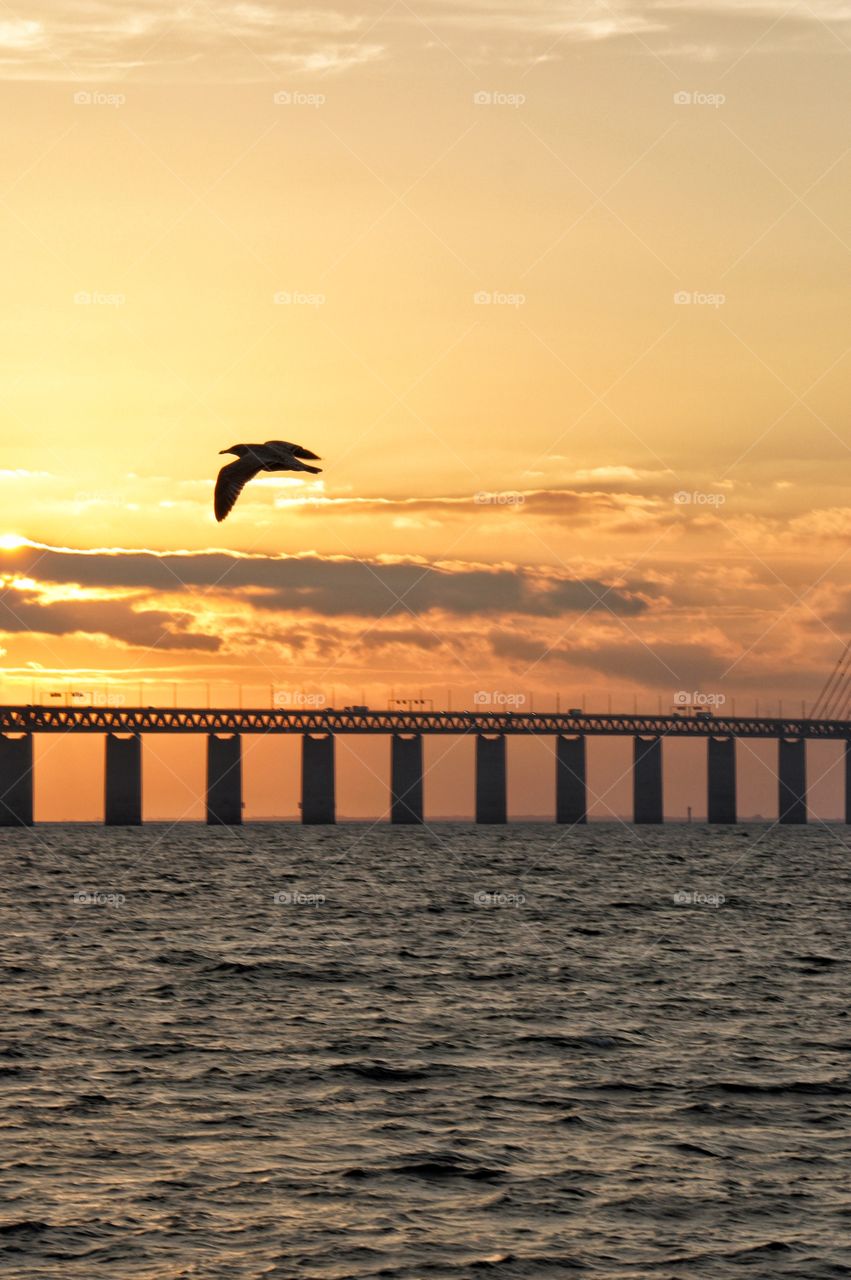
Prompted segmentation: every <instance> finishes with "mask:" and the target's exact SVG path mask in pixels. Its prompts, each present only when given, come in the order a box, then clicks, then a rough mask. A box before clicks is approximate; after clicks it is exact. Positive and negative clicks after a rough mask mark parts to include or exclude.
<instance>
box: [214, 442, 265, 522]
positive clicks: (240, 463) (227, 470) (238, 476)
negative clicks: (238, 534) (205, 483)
mask: <svg viewBox="0 0 851 1280" xmlns="http://www.w3.org/2000/svg"><path fill="white" fill-rule="evenodd" d="M260 469H261V468H260V465H259V463H258V462H257V461H256V459H254V458H251V457H248V458H237V460H236V462H228V463H227V464H226V466H224V467H222V469H221V471H220V472H219V475H218V479H217V480H216V492H215V496H214V498H213V510H214V511H215V513H216V519H217V520H219V521H221V520H224V518H225V516H226V515H227V514H228V512H229V511H231V510H232V508H233V504H234V503H235V502H236V500H237V498H238V497H239V495H240V494H241V493H242V490H243V487H244V486H245V485H246V484H248V481H249V480H253V479H254V477H255V476H256V475H257V473H258V471H260Z"/></svg>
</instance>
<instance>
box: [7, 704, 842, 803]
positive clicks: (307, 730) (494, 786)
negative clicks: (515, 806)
mask: <svg viewBox="0 0 851 1280" xmlns="http://www.w3.org/2000/svg"><path fill="white" fill-rule="evenodd" d="M41 733H44V734H101V735H104V738H105V758H104V780H105V790H104V794H105V809H104V815H105V822H106V823H107V824H108V825H121V826H133V825H137V824H139V823H141V821H142V735H143V734H203V735H205V736H206V740H207V788H206V812H207V821H208V822H210V823H217V824H225V825H233V824H238V823H240V822H241V821H242V737H243V735H245V734H269V733H272V734H298V735H300V736H301V741H302V778H301V817H302V821H303V822H305V823H332V822H334V821H335V820H336V799H335V766H334V743H335V739H336V737H337V736H338V735H340V734H380V735H384V736H389V737H390V740H391V757H390V775H391V776H390V818H391V821H392V822H396V823H421V822H422V821H423V738H424V737H425V736H426V735H453V736H471V737H473V738H474V740H475V744H476V765H475V794H476V822H479V823H504V822H505V821H506V820H507V799H506V795H507V753H506V741H507V739H508V738H509V737H511V736H515V735H526V736H537V737H551V738H555V745H556V750H555V753H554V755H555V778H554V784H555V797H556V822H558V823H563V824H565V823H566V824H571V825H574V824H578V823H584V822H585V821H586V820H587V812H588V800H587V780H586V749H585V747H586V739H587V738H589V737H601V736H602V737H629V738H631V739H632V742H633V770H632V781H633V819H634V821H635V822H637V823H660V822H662V821H663V820H664V807H663V778H662V755H663V750H662V744H663V742H664V741H665V740H666V739H669V738H703V739H704V740H705V741H706V744H707V756H706V760H707V774H706V779H707V801H708V803H707V815H708V821H709V822H712V823H734V822H736V821H737V809H736V741H737V739H739V738H742V739H744V738H762V739H771V740H774V741H776V742H777V750H778V757H777V784H778V815H779V821H780V822H781V823H805V822H806V821H807V785H806V776H807V771H806V743H807V741H808V740H813V739H818V740H825V741H839V742H844V743H845V757H844V758H845V821H846V822H851V720H844V719H843V720H827V719H804V718H790V719H783V718H760V717H756V716H742V717H736V716H719V715H709V714H708V713H706V712H704V713H700V712H698V713H697V714H686V713H683V714H677V713H672V714H670V715H594V714H591V713H585V712H577V711H575V710H574V711H569V712H566V713H560V712H520V711H499V712H493V711H412V710H407V711H405V710H402V711H390V710H386V711H384V710H372V709H369V708H366V707H349V708H344V709H343V710H335V709H333V708H323V709H321V710H290V709H286V710H283V709H273V710H262V709H242V708H240V709H238V710H237V709H211V708H196V709H185V708H177V707H136V708H125V707H114V706H105V707H101V706H94V707H68V706H34V705H33V706H3V707H0V826H29V825H31V824H32V822H33V737H34V735H35V734H41Z"/></svg>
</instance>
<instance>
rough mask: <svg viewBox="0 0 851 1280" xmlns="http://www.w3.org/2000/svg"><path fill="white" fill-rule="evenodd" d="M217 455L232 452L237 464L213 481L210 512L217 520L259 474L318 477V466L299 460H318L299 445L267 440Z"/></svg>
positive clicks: (229, 463)
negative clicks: (299, 473)
mask: <svg viewBox="0 0 851 1280" xmlns="http://www.w3.org/2000/svg"><path fill="white" fill-rule="evenodd" d="M219 452H220V453H235V454H236V462H228V463H226V464H225V466H223V467H222V469H221V471H220V472H219V476H218V479H217V480H216V493H215V497H214V499H213V509H214V510H215V513H216V519H217V520H219V521H222V520H224V518H225V516H226V515H227V514H228V513H229V512H230V511H231V510H232V508H233V505H234V503H235V502H236V500H237V498H238V497H239V495H240V494H241V493H242V490H243V488H244V486H245V485H247V484H248V481H249V480H253V479H254V477H255V476H257V475H259V474H260V472H261V471H310V472H311V473H312V474H313V475H319V473H320V472H321V470H322V468H321V467H311V466H309V464H308V463H306V462H302V458H313V459H315V461H317V462H319V461H320V459H319V457H318V456H317V454H315V453H311V452H310V450H309V449H305V448H304V447H303V446H302V445H300V444H289V443H288V442H287V441H286V440H267V441H266V443H265V444H232V445H231V447H230V448H229V449H220V450H219Z"/></svg>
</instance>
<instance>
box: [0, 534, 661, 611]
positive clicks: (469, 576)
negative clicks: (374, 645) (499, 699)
mask: <svg viewBox="0 0 851 1280" xmlns="http://www.w3.org/2000/svg"><path fill="white" fill-rule="evenodd" d="M0 570H2V571H3V572H6V573H14V572H16V571H17V572H18V573H21V574H23V575H25V576H29V577H32V578H34V579H37V580H39V581H41V582H49V583H62V584H72V583H73V584H78V585H81V586H87V587H100V588H123V589H128V588H129V589H138V590H139V591H140V592H151V593H167V594H169V595H175V594H181V593H186V594H187V596H188V597H189V600H190V601H191V599H192V596H193V595H194V594H196V593H201V594H203V595H210V596H222V595H225V596H228V595H230V596H232V597H233V599H234V602H235V603H237V604H238V603H249V604H251V605H253V606H254V607H255V608H257V609H262V610H269V609H274V610H284V611H306V612H311V613H314V614H319V615H325V616H329V617H336V616H352V617H382V616H392V615H399V614H402V615H409V614H411V613H413V614H420V613H426V612H428V611H429V610H438V611H440V610H442V611H445V612H447V613H451V614H455V615H458V616H469V615H474V614H496V613H514V614H525V615H533V616H539V617H557V616H559V615H561V614H564V613H572V612H584V611H586V610H591V611H596V610H606V611H608V612H610V613H614V614H619V615H623V616H634V615H636V614H640V613H643V612H644V611H645V610H646V609H647V608H648V603H647V600H646V599H645V598H644V596H643V595H642V594H639V593H638V592H637V591H634V590H632V589H630V588H629V587H621V586H618V587H612V586H610V585H608V584H606V583H605V582H603V581H601V580H599V579H596V578H570V577H568V576H566V575H562V576H555V575H549V574H544V573H541V572H537V571H534V570H530V569H526V568H499V569H493V570H490V569H482V568H478V567H469V568H460V569H451V570H450V569H446V568H442V567H438V566H434V565H422V564H416V563H410V562H404V563H394V564H384V563H382V562H380V561H371V562H370V561H365V560H333V559H323V558H322V557H319V556H310V557H304V558H296V557H282V558H273V557H239V556H233V555H228V554H225V553H222V552H209V553H203V554H199V555H180V554H174V555H171V554H169V555H162V556H159V555H154V554H152V553H150V552H128V553H126V554H123V553H122V554H84V553H82V552H76V551H71V552H63V551H56V550H54V549H48V550H44V551H42V550H39V549H37V548H22V549H21V550H19V551H15V552H9V551H3V552H0ZM131 616H135V615H131Z"/></svg>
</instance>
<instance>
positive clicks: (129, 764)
mask: <svg viewBox="0 0 851 1280" xmlns="http://www.w3.org/2000/svg"><path fill="white" fill-rule="evenodd" d="M105 755H106V759H105V768H104V813H103V820H104V823H105V825H106V826H108V827H138V826H139V825H140V823H141V821H142V738H141V735H140V734H138V733H134V734H131V735H130V736H129V737H127V738H119V737H117V736H116V735H115V734H114V733H108V734H107V735H106V748H105Z"/></svg>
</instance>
